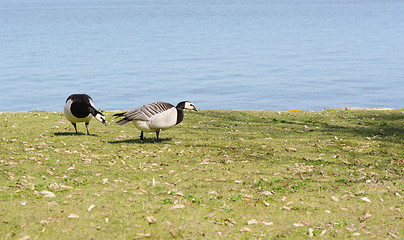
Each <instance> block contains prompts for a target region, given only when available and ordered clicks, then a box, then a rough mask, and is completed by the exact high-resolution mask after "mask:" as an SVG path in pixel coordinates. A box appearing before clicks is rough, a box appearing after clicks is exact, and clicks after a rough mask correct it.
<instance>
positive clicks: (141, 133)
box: [140, 131, 143, 142]
mask: <svg viewBox="0 0 404 240" xmlns="http://www.w3.org/2000/svg"><path fill="white" fill-rule="evenodd" d="M140 141H141V142H143V131H141V132H140Z"/></svg>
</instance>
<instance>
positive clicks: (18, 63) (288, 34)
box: [0, 0, 404, 112]
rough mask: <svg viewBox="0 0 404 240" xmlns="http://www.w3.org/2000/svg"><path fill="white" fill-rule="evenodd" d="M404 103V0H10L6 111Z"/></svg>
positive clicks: (0, 11)
mask: <svg viewBox="0 0 404 240" xmlns="http://www.w3.org/2000/svg"><path fill="white" fill-rule="evenodd" d="M72 93H87V94H89V95H90V96H92V98H93V99H94V102H95V104H96V107H97V108H101V109H103V110H115V109H130V108H134V107H138V106H140V105H142V104H145V103H148V102H153V101H167V102H171V103H173V104H175V103H177V102H179V101H182V100H191V101H193V102H194V103H195V105H196V106H197V107H198V108H200V109H270V110H285V109H289V108H294V109H304V110H321V109H323V108H328V107H339V106H355V107H390V108H403V107H404V104H403V103H404V94H403V93H404V1H401V0H400V1H394V0H349V1H348V0H346V1H345V0H327V1H322V0H294V1H288V0H262V1H260V0H220V1H218V0H120V1H113V0H110V1H108V0H61V1H51V0H35V1H32V0H1V2H0V112H4V111H29V110H45V111H62V109H63V105H64V102H65V99H66V98H67V96H68V95H70V94H72Z"/></svg>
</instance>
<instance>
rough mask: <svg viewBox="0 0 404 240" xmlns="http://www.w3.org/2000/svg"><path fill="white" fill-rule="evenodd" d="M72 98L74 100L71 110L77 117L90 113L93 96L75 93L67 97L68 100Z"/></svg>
mask: <svg viewBox="0 0 404 240" xmlns="http://www.w3.org/2000/svg"><path fill="white" fill-rule="evenodd" d="M69 99H71V100H72V101H73V103H72V105H71V106H70V111H71V112H72V114H73V115H74V116H75V117H77V118H84V117H87V116H88V114H90V111H89V107H90V106H91V105H90V99H91V97H90V96H88V95H87V94H73V95H71V96H69V97H68V98H67V100H66V101H69Z"/></svg>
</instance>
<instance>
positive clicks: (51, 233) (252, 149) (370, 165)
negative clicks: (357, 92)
mask: <svg viewBox="0 0 404 240" xmlns="http://www.w3.org/2000/svg"><path fill="white" fill-rule="evenodd" d="M111 116H112V113H109V112H108V113H106V117H107V120H108V122H109V123H110V124H108V126H107V127H105V126H103V125H102V124H100V123H98V122H96V121H95V120H93V121H92V122H91V123H90V133H92V134H93V135H91V136H87V135H84V133H85V127H84V124H78V129H79V131H81V132H82V134H79V135H76V134H73V131H74V129H73V127H72V125H71V124H70V123H69V122H68V121H67V120H66V119H65V118H64V117H63V114H62V113H48V112H29V113H1V114H0V133H1V136H0V139H1V144H0V151H1V153H0V186H1V188H0V200H1V204H0V237H1V238H5V239H20V238H25V239H28V238H29V239H57V238H59V237H60V238H61V239H90V238H93V239H134V238H157V239H160V238H165V239H167V238H186V239H188V238H198V239H199V238H209V239H212V238H239V239H240V238H309V237H313V238H317V237H322V238H331V237H336V238H339V239H345V238H349V237H356V238H375V239H379V238H381V239H385V238H403V237H404V232H403V227H402V226H403V225H404V221H403V213H402V211H404V209H402V206H403V196H404V192H403V188H404V179H403V166H404V113H403V112H402V110H394V111H323V112H282V113H280V114H279V113H278V112H270V111H198V112H186V116H185V120H184V122H183V123H181V124H180V125H179V126H176V127H174V128H172V129H169V130H167V131H163V132H161V134H160V137H161V138H163V139H162V141H161V142H154V141H152V139H153V137H154V136H155V135H153V134H146V137H148V139H147V140H146V142H145V143H140V142H139V141H138V136H139V134H140V132H139V131H138V130H137V129H135V128H134V126H133V125H131V124H126V125H124V126H118V125H116V124H114V122H113V119H112V117H111Z"/></svg>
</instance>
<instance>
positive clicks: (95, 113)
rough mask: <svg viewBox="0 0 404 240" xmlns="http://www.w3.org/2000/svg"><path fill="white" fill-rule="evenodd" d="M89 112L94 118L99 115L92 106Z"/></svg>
mask: <svg viewBox="0 0 404 240" xmlns="http://www.w3.org/2000/svg"><path fill="white" fill-rule="evenodd" d="M88 111H89V112H90V113H91V115H93V116H94V117H95V115H97V113H98V111H97V110H96V109H95V108H94V107H92V106H89V107H88Z"/></svg>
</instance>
